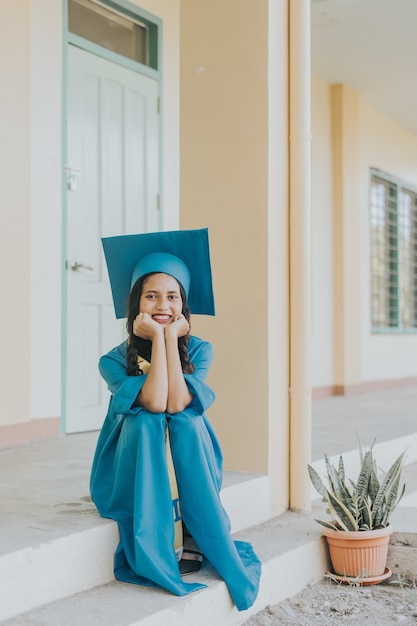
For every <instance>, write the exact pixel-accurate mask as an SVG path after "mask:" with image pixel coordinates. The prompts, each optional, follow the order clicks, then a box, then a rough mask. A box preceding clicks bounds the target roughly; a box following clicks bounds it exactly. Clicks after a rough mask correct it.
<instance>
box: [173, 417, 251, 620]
mask: <svg viewBox="0 0 417 626" xmlns="http://www.w3.org/2000/svg"><path fill="white" fill-rule="evenodd" d="M168 427H169V431H170V441H171V451H172V457H173V461H174V467H175V473H176V476H177V483H178V490H179V496H180V508H181V515H182V518H183V520H184V523H185V524H186V526H187V527H188V529H189V530H190V532H191V535H192V536H193V538H194V539H195V541H196V543H197V544H198V546H199V547H200V549H201V550H202V552H203V554H204V555H205V556H206V558H207V559H208V560H209V561H210V562H211V564H212V565H213V567H214V568H215V569H216V570H217V572H218V573H219V574H220V576H221V577H222V578H223V579H224V580H225V581H226V583H227V585H228V587H229V590H230V593H231V596H232V598H233V600H234V602H235V604H236V606H237V608H238V609H240V610H243V609H246V608H248V607H249V606H251V605H252V604H253V602H254V601H255V599H256V595H257V592H258V586H259V577H260V562H259V559H258V558H257V557H256V555H255V553H254V552H253V549H252V547H251V546H250V544H247V543H245V542H236V543H235V542H234V541H233V539H232V537H231V535H230V523H229V518H228V516H227V514H226V512H225V510H224V508H223V506H222V504H221V501H220V493H219V489H220V479H219V472H220V469H221V458H219V455H218V453H216V451H217V450H218V447H217V446H218V444H217V441H216V440H214V442H213V440H212V436H213V437H214V434H213V433H209V431H208V428H207V425H206V421H205V419H204V417H203V416H201V415H196V414H195V413H193V412H192V411H187V410H186V411H183V412H182V413H177V414H175V415H172V416H170V419H169V422H168Z"/></svg>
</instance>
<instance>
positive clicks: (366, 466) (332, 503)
mask: <svg viewBox="0 0 417 626" xmlns="http://www.w3.org/2000/svg"><path fill="white" fill-rule="evenodd" d="M359 455H360V462H361V468H360V472H359V476H358V479H357V481H356V482H354V481H353V480H351V479H347V478H346V476H345V467H344V463H343V457H342V455H340V457H339V463H338V467H337V468H336V467H335V466H334V465H332V464H331V463H330V460H329V458H328V456H327V455H325V457H324V458H325V462H326V470H327V487H326V486H325V484H324V483H323V481H322V480H321V478H320V476H319V475H318V473H317V472H316V470H315V469H314V468H313V467H312V466H311V465H309V466H308V472H309V475H310V479H311V482H312V483H313V485H314V487H315V489H316V490H317V491H318V492H319V494H320V495H321V496H322V498H323V502H326V503H327V505H328V508H327V510H326V512H327V513H328V514H329V515H330V517H331V521H330V522H325V521H322V520H316V522H318V523H319V524H322V525H323V526H326V527H327V528H331V529H333V530H341V531H361V530H375V529H377V528H385V527H386V526H388V524H389V519H390V515H391V513H392V511H393V510H394V509H395V507H396V506H397V504H398V503H399V501H400V500H401V498H402V496H403V494H404V491H405V485H403V486H402V489H401V493H400V496H399V497H397V496H398V491H399V485H400V478H401V471H402V467H403V464H404V459H405V451H404V452H403V453H402V454H401V455H400V456H399V457H398V459H397V460H396V461H395V462H394V463H393V464H392V466H391V467H390V469H389V470H388V471H387V472H386V473H385V474H384V475H383V477H382V478H381V481H380V480H379V479H378V470H377V465H376V462H375V459H374V457H373V452H372V446H371V447H370V449H369V450H367V451H366V452H365V454H364V453H363V450H362V445H361V444H360V442H359Z"/></svg>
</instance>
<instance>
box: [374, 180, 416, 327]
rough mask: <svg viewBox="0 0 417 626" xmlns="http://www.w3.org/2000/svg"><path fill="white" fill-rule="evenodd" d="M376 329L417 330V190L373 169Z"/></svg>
mask: <svg viewBox="0 0 417 626" xmlns="http://www.w3.org/2000/svg"><path fill="white" fill-rule="evenodd" d="M370 226H371V282H372V305H371V311H372V329H373V330H374V331H375V332H381V331H384V330H386V331H392V330H396V329H397V330H399V331H405V332H413V331H417V192H416V191H415V190H413V189H411V188H410V187H407V186H405V185H404V184H403V183H401V182H399V181H396V180H395V179H392V178H391V177H388V176H386V177H385V176H382V175H381V174H380V173H376V172H375V171H372V173H371V187H370Z"/></svg>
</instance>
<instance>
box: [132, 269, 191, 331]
mask: <svg viewBox="0 0 417 626" xmlns="http://www.w3.org/2000/svg"><path fill="white" fill-rule="evenodd" d="M139 313H148V314H149V315H150V316H151V317H152V319H153V320H154V321H155V322H158V324H161V325H162V326H168V324H171V322H172V321H173V320H174V319H175V317H176V316H177V315H181V313H182V298H181V294H180V286H179V283H178V281H177V280H175V278H173V277H172V276H169V274H152V275H151V276H149V278H148V279H147V280H146V281H145V282H144V284H143V287H142V294H141V296H140V300H139Z"/></svg>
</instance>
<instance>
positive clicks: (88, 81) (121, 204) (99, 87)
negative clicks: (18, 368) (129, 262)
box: [65, 45, 159, 433]
mask: <svg viewBox="0 0 417 626" xmlns="http://www.w3.org/2000/svg"><path fill="white" fill-rule="evenodd" d="M67 93H68V96H67V168H68V167H69V168H72V169H71V170H70V171H69V170H67V171H68V176H69V178H68V191H67V224H66V235H67V303H66V304H67V309H66V368H65V371H66V385H65V391H66V393H65V396H66V402H65V430H66V432H68V433H70V432H80V431H86V430H95V429H98V428H100V427H101V424H102V422H103V419H104V416H105V413H106V409H107V404H108V398H109V394H108V391H107V389H106V386H105V384H104V383H103V381H101V379H100V376H99V374H98V369H97V362H98V359H99V357H100V355H101V354H103V353H105V352H107V351H108V350H109V349H110V348H112V347H113V346H114V345H116V344H117V343H120V341H122V340H123V339H124V337H125V334H126V333H125V320H119V321H117V320H116V319H115V315H114V311H113V305H112V300H111V291H110V287H109V282H108V277H107V269H106V265H105V260H104V255H103V252H102V248H101V241H100V240H101V237H107V236H112V235H121V234H125V233H136V232H146V231H153V230H158V227H159V214H158V192H159V180H158V172H159V151H158V146H159V136H158V133H159V120H158V110H157V99H158V82H157V81H156V80H154V79H151V78H148V77H145V76H142V75H140V74H137V73H135V72H133V71H132V70H128V69H126V68H124V67H120V66H118V65H117V64H115V63H112V62H110V61H107V60H105V59H102V58H100V57H97V56H95V55H93V54H91V53H89V52H86V51H84V50H81V49H80V48H76V47H75V46H72V45H70V46H68V87H67ZM71 176H72V179H73V180H74V179H75V184H74V182H72V183H71V181H70V177H71Z"/></svg>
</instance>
